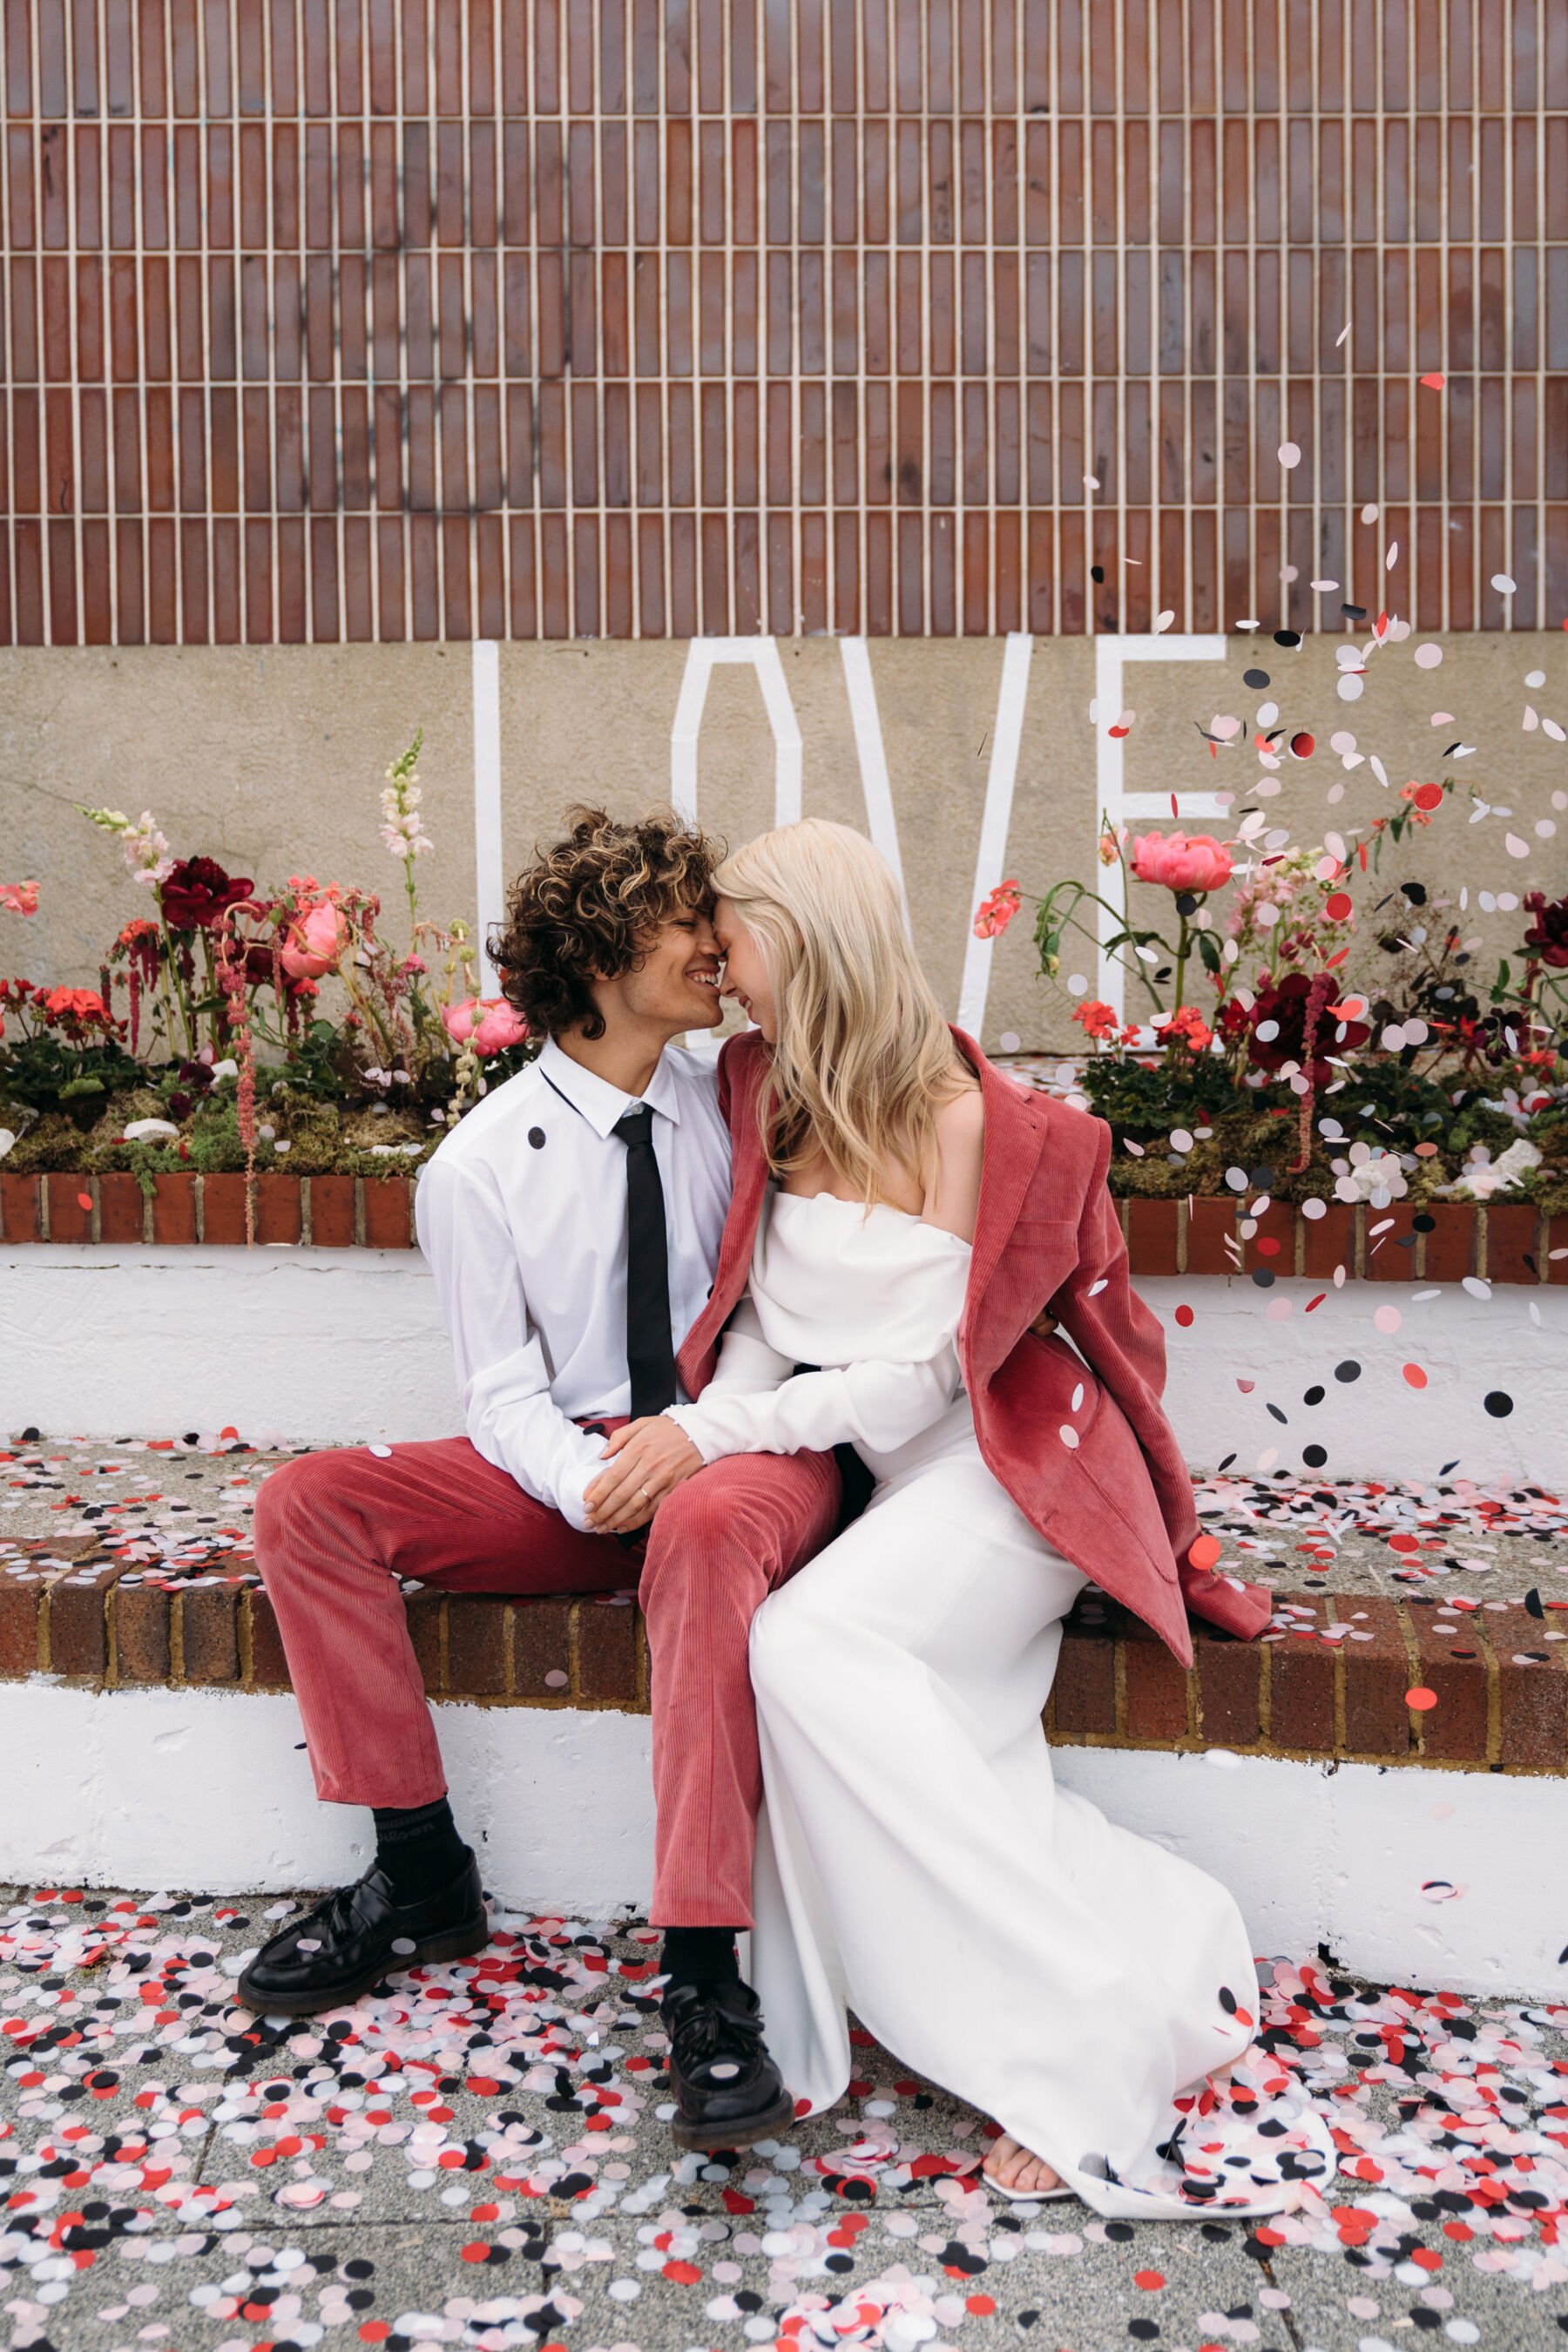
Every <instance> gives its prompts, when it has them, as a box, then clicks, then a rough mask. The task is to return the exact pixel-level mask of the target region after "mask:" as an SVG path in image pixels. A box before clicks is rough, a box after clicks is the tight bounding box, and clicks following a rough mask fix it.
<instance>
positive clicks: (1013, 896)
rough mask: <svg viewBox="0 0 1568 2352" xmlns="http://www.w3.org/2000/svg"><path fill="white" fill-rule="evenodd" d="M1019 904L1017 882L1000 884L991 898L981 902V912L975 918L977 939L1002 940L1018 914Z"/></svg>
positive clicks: (1010, 881) (1011, 881)
mask: <svg viewBox="0 0 1568 2352" xmlns="http://www.w3.org/2000/svg"><path fill="white" fill-rule="evenodd" d="M1019 904H1020V899H1019V885H1018V884H1017V882H1016V881H1013V880H1009V881H1006V882H998V883H997V885H996V887H995V888H994V890H993V891H992V892H991V894H990V896H989V898H984V899H983V900H982V901H981V905H980V908H979V911H978V912H977V914H976V915H975V918H974V936H975V938H976V939H977V940H995V939H1000V938H1001V936H1002V933H1003V932H1004V931H1005V929H1006V928H1007V926H1008V924H1009V923H1010V922H1011V921H1012V919H1013V918H1014V916H1015V915H1016V913H1017V912H1018V908H1019Z"/></svg>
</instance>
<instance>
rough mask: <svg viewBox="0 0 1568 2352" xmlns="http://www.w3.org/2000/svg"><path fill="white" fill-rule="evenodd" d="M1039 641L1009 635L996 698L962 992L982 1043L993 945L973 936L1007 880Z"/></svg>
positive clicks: (963, 1017)
mask: <svg viewBox="0 0 1568 2352" xmlns="http://www.w3.org/2000/svg"><path fill="white" fill-rule="evenodd" d="M1034 645H1035V640H1034V638H1033V637H1030V636H1024V635H1016V634H1009V635H1008V638H1007V646H1006V651H1005V653H1004V655H1003V656H1002V685H1001V688H1000V690H999V692H998V694H997V697H996V724H995V726H994V729H993V730H992V735H991V769H990V772H989V774H988V775H987V777H986V779H985V810H984V815H983V816H982V817H981V820H980V848H979V852H978V854H977V856H976V857H975V861H974V888H973V892H972V893H971V896H970V900H969V924H968V937H967V939H966V940H965V942H964V950H963V981H962V982H961V983H960V986H959V992H958V1025H959V1027H960V1028H961V1029H963V1031H965V1032H966V1033H967V1034H968V1035H969V1036H971V1037H974V1038H978V1037H979V1035H980V1033H981V1030H982V1029H983V1027H984V1022H985V999H986V995H987V993H988V992H989V990H990V986H991V950H992V947H993V944H994V942H993V941H992V940H977V939H976V938H975V936H974V917H975V914H976V912H977V911H978V909H979V907H980V903H981V901H982V899H983V898H985V897H986V896H987V894H988V893H989V892H990V891H992V890H994V888H995V887H996V885H997V883H998V882H1000V881H1001V880H1002V879H1003V874H1002V862H1003V860H1004V858H1005V856H1006V855H1007V829H1008V826H1009V825H1010V824H1011V823H1012V819H1013V787H1014V785H1015V783H1016V781H1017V774H1018V748H1019V745H1020V743H1021V742H1022V740H1023V735H1024V703H1025V698H1026V696H1027V694H1028V690H1029V656H1030V655H1031V653H1032V652H1033V651H1034Z"/></svg>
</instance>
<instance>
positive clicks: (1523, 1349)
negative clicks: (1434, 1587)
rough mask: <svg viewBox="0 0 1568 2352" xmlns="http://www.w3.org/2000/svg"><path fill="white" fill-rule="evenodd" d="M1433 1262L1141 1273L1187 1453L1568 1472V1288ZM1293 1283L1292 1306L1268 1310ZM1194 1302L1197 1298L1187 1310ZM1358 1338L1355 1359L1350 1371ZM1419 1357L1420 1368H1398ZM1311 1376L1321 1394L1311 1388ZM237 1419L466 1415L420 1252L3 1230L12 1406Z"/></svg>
mask: <svg viewBox="0 0 1568 2352" xmlns="http://www.w3.org/2000/svg"><path fill="white" fill-rule="evenodd" d="M1138 1287H1139V1289H1140V1291H1141V1292H1142V1296H1143V1297H1145V1298H1146V1299H1147V1300H1148V1301H1149V1303H1150V1305H1151V1306H1152V1307H1153V1308H1154V1310H1155V1312H1156V1313H1157V1314H1158V1315H1159V1316H1160V1318H1161V1319H1162V1321H1163V1323H1164V1326H1165V1331H1166V1339H1167V1342H1168V1346H1169V1353H1170V1377H1169V1381H1168V1385H1167V1390H1166V1402H1167V1406H1168V1408H1169V1410H1170V1413H1171V1418H1172V1420H1173V1423H1174V1425H1175V1429H1176V1433H1177V1435H1178V1436H1179V1437H1180V1439H1181V1441H1182V1444H1183V1446H1184V1450H1185V1452H1186V1456H1187V1459H1188V1461H1189V1462H1191V1463H1193V1464H1194V1465H1199V1466H1202V1467H1204V1468H1207V1469H1212V1468H1213V1467H1214V1466H1215V1465H1216V1464H1217V1463H1219V1462H1220V1461H1222V1460H1223V1459H1224V1457H1225V1456H1226V1454H1236V1456H1237V1468H1239V1469H1245V1470H1248V1471H1250V1470H1254V1469H1256V1468H1257V1466H1258V1462H1259V1460H1260V1458H1261V1456H1262V1455H1263V1454H1266V1453H1268V1451H1269V1450H1270V1449H1274V1451H1275V1461H1274V1462H1273V1463H1272V1464H1270V1465H1268V1466H1270V1467H1288V1468H1299V1467H1300V1449H1301V1447H1302V1446H1303V1445H1304V1444H1309V1443H1311V1442H1312V1441H1314V1440H1315V1441H1316V1442H1317V1443H1319V1444H1322V1445H1324V1446H1326V1447H1327V1449H1328V1455H1329V1459H1328V1463H1327V1465H1325V1475H1329V1476H1336V1475H1337V1476H1371V1477H1378V1478H1411V1479H1415V1478H1426V1477H1429V1476H1430V1475H1433V1474H1434V1473H1435V1472H1436V1471H1437V1470H1438V1469H1440V1468H1441V1467H1442V1465H1444V1464H1445V1463H1447V1462H1451V1461H1454V1460H1456V1459H1458V1463H1459V1465H1460V1472H1461V1475H1465V1476H1468V1477H1471V1478H1475V1479H1478V1480H1480V1481H1483V1482H1486V1481H1490V1480H1506V1481H1508V1482H1509V1483H1510V1484H1511V1483H1514V1482H1517V1481H1518V1480H1519V1479H1521V1478H1522V1477H1525V1476H1529V1477H1530V1478H1531V1479H1534V1480H1536V1481H1538V1482H1540V1481H1544V1482H1545V1483H1546V1484H1547V1485H1548V1486H1556V1485H1557V1484H1558V1482H1559V1481H1561V1480H1563V1479H1568V1288H1556V1289H1548V1290H1541V1289H1528V1288H1524V1287H1522V1286H1509V1285H1500V1286H1499V1287H1498V1288H1497V1289H1496V1290H1495V1291H1494V1292H1493V1293H1492V1295H1491V1297H1489V1298H1484V1299H1483V1298H1476V1297H1470V1296H1469V1295H1468V1293H1467V1292H1466V1291H1464V1290H1462V1289H1461V1288H1460V1286H1458V1284H1457V1283H1449V1284H1446V1285H1444V1286H1442V1287H1441V1288H1440V1290H1439V1291H1438V1295H1437V1296H1436V1297H1430V1298H1426V1299H1424V1300H1422V1301H1421V1303H1419V1304H1417V1303H1415V1299H1414V1297H1413V1296H1412V1293H1413V1291H1415V1290H1419V1289H1421V1288H1423V1287H1426V1286H1422V1285H1413V1286H1406V1285H1401V1286H1398V1287H1395V1286H1392V1285H1386V1284H1382V1283H1357V1282H1347V1283H1346V1284H1345V1286H1344V1287H1343V1289H1342V1290H1335V1289H1334V1288H1333V1286H1332V1285H1327V1286H1325V1285H1323V1284H1321V1283H1305V1282H1294V1281H1289V1282H1279V1283H1276V1284H1275V1286H1273V1288H1272V1289H1270V1290H1259V1289H1258V1287H1257V1286H1256V1285H1255V1284H1254V1283H1252V1282H1250V1281H1248V1280H1246V1279H1242V1280H1238V1281H1229V1280H1226V1278H1224V1277H1223V1276H1201V1277H1194V1278H1193V1279H1192V1280H1182V1279H1176V1280H1163V1279H1161V1280H1144V1281H1142V1282H1140V1284H1139V1286H1138ZM1323 1290H1326V1296H1325V1297H1324V1298H1323V1301H1322V1304H1321V1306H1320V1307H1317V1308H1315V1309H1314V1310H1313V1312H1312V1313H1311V1314H1310V1315H1309V1314H1307V1313H1306V1312H1305V1311H1304V1310H1305V1307H1306V1303H1307V1301H1308V1299H1310V1298H1311V1297H1316V1296H1317V1294H1318V1293H1319V1292H1320V1291H1323ZM1280 1302H1288V1303H1289V1307H1290V1310H1291V1311H1290V1313H1289V1316H1287V1317H1286V1318H1284V1319H1282V1320H1279V1319H1274V1318H1271V1317H1270V1315H1269V1312H1268V1309H1269V1307H1270V1305H1271V1304H1274V1305H1278V1304H1279V1303H1280ZM1181 1305H1185V1306H1188V1307H1192V1309H1193V1311H1194V1320H1193V1322H1192V1324H1191V1325H1190V1326H1189V1327H1186V1328H1183V1327H1181V1326H1179V1325H1178V1324H1177V1323H1176V1321H1175V1319H1174V1318H1175V1309H1176V1307H1178V1306H1181ZM1391 1307H1392V1308H1393V1309H1394V1310H1395V1311H1396V1312H1397V1313H1398V1315H1399V1316H1400V1318H1401V1323H1400V1328H1399V1329H1398V1330H1397V1331H1394V1332H1392V1333H1391V1332H1385V1331H1381V1330H1379V1329H1378V1328H1377V1327H1376V1325H1375V1324H1374V1322H1373V1316H1374V1314H1376V1313H1377V1312H1378V1311H1379V1310H1382V1311H1384V1313H1385V1314H1386V1312H1387V1310H1388V1309H1389V1308H1391ZM1532 1307H1533V1309H1534V1314H1535V1315H1536V1316H1538V1317H1539V1318H1540V1320H1539V1322H1537V1321H1535V1320H1533V1319H1532V1316H1531V1309H1532ZM1347 1360H1355V1361H1357V1362H1359V1363H1360V1364H1361V1365H1362V1367H1363V1370H1362V1373H1361V1377H1360V1378H1359V1379H1358V1380H1356V1381H1352V1382H1349V1383H1346V1382H1342V1381H1337V1380H1336V1379H1335V1377H1334V1367H1335V1366H1336V1365H1337V1364H1339V1363H1342V1362H1345V1361H1347ZM1412 1362H1414V1363H1417V1364H1419V1365H1420V1366H1421V1367H1422V1369H1423V1370H1425V1371H1426V1374H1427V1379H1428V1385H1427V1386H1426V1388H1425V1389H1421V1390H1417V1389H1414V1388H1412V1387H1411V1386H1410V1385H1409V1384H1408V1383H1407V1381H1405V1378H1404V1375H1403V1371H1402V1369H1401V1368H1402V1367H1403V1366H1404V1365H1405V1364H1406V1363H1412ZM1239 1381H1252V1382H1253V1383H1254V1386H1253V1388H1252V1389H1251V1391H1250V1392H1244V1391H1243V1390H1242V1389H1241V1388H1240V1387H1239V1386H1238V1382H1239ZM1314 1385H1320V1386H1321V1387H1322V1388H1323V1390H1324V1391H1325V1394H1324V1398H1323V1402H1322V1403H1321V1404H1320V1405H1318V1406H1315V1407H1311V1406H1307V1405H1304V1404H1303V1403H1302V1402H1301V1399H1302V1396H1303V1393H1304V1391H1306V1390H1307V1389H1308V1388H1310V1387H1312V1386H1314ZM1496 1390H1505V1391H1507V1392H1508V1393H1509V1394H1510V1395H1511V1396H1512V1397H1513V1399H1514V1401H1515V1402H1514V1410H1513V1412H1512V1413H1511V1414H1510V1415H1509V1417H1508V1418H1507V1419H1506V1420H1498V1419H1495V1418H1494V1417H1493V1416H1492V1415H1490V1414H1489V1413H1488V1412H1487V1411H1486V1409H1485V1405H1484V1402H1483V1400H1484V1398H1485V1397H1486V1396H1487V1394H1488V1393H1489V1392H1490V1391H1496ZM1269 1404H1275V1405H1278V1406H1279V1409H1280V1411H1281V1412H1284V1413H1285V1414H1286V1415H1287V1417H1288V1418H1287V1424H1286V1425H1285V1426H1283V1427H1282V1426H1281V1425H1280V1424H1279V1423H1277V1422H1276V1421H1275V1420H1274V1419H1273V1418H1272V1416H1271V1415H1270V1414H1269V1413H1268V1410H1267V1407H1268V1405H1269ZM227 1423H233V1425H234V1426H235V1427H236V1428H237V1429H238V1430H239V1431H240V1432H241V1433H242V1434H244V1435H246V1436H247V1437H255V1436H258V1435H266V1434H275V1435H277V1436H279V1437H281V1438H284V1439H292V1440H297V1441H299V1442H300V1443H302V1444H331V1443H335V1442H353V1441H355V1440H361V1439H366V1438H382V1439H407V1438H416V1437H448V1436H451V1435H453V1434H454V1433H458V1431H460V1429H461V1426H462V1423H461V1416H460V1414H459V1412H458V1397H457V1391H456V1386H455V1382H454V1380H453V1375H452V1367H451V1356H450V1353H449V1350H448V1349H447V1339H446V1334H445V1332H444V1331H443V1329H442V1327H441V1320H440V1317H439V1315H438V1314H437V1309H436V1297H435V1289H434V1286H433V1284H432V1283H431V1280H430V1276H429V1273H428V1270H427V1268H426V1265H425V1263H424V1260H423V1259H422V1258H421V1257H420V1256H419V1255H418V1254H417V1252H414V1251H406V1250H306V1249H294V1248H262V1249H256V1250H250V1251H247V1250H240V1249H212V1250H199V1249H168V1250H157V1249H127V1250H120V1251H117V1250H114V1249H106V1248H98V1249H93V1248H91V1247H89V1246H88V1245H87V1244H78V1245H72V1244H50V1245H47V1246H37V1245H28V1246H23V1247H19V1248H17V1247H14V1248H12V1249H10V1250H5V1249H4V1248H0V1429H10V1430H16V1429H22V1428H26V1427H27V1426H28V1425H29V1424H34V1425H36V1426H37V1428H39V1429H41V1430H44V1431H46V1432H48V1433H55V1434H59V1435H77V1436H103V1437H121V1436H123V1437H134V1436H154V1437H162V1436H167V1435H170V1434H172V1433H176V1432H179V1431H182V1430H185V1429H190V1428H193V1427H196V1426H198V1425H199V1426H200V1427H201V1428H202V1429H204V1430H209V1429H220V1428H223V1427H224V1426H226V1424H227Z"/></svg>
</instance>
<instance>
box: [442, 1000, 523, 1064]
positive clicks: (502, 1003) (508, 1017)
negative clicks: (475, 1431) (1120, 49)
mask: <svg viewBox="0 0 1568 2352" xmlns="http://www.w3.org/2000/svg"><path fill="white" fill-rule="evenodd" d="M441 1018H442V1020H443V1022H444V1023H445V1024H446V1027H447V1035H448V1037H450V1038H452V1039H453V1040H454V1042H455V1043H456V1044H458V1045H471V1046H472V1048H473V1050H474V1052H475V1053H476V1054H478V1055H480V1056H481V1057H482V1056H483V1055H487V1054H503V1053H504V1052H505V1051H506V1049H507V1047H508V1046H509V1045H521V1043H522V1041H523V1039H524V1038H525V1037H526V1036H527V1034H528V1024H527V1022H526V1021H525V1020H524V1019H523V1017H522V1015H521V1013H519V1012H517V1011H516V1010H515V1009H514V1008H513V1007H512V1006H511V1005H510V1004H509V1003H507V1001H506V999H505V997H504V996H470V997H469V998H468V1001H467V1002H466V1003H462V1004H447V1005H443V1006H442V1008H441Z"/></svg>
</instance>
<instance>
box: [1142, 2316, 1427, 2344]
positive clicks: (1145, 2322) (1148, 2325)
mask: <svg viewBox="0 0 1568 2352" xmlns="http://www.w3.org/2000/svg"><path fill="white" fill-rule="evenodd" d="M1432 2316H1433V2318H1434V2319H1436V2312H1434V2313H1433V2315H1432ZM1127 2333H1128V2335H1129V2336H1136V2338H1137V2340H1138V2342H1139V2343H1140V2344H1149V2343H1152V2341H1153V2339H1154V2337H1155V2336H1158V2334H1159V2333H1160V2326H1159V2322H1158V2321H1157V2320H1153V2319H1130V2320H1129V2321H1128V2323H1127Z"/></svg>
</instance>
